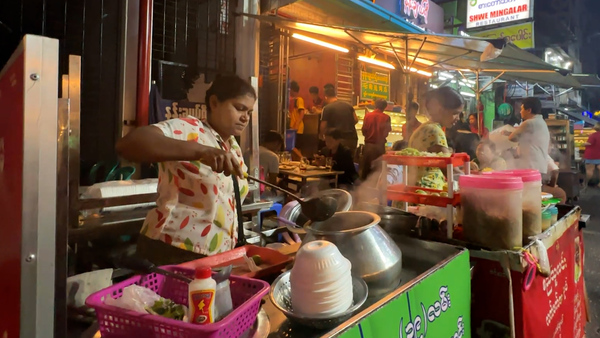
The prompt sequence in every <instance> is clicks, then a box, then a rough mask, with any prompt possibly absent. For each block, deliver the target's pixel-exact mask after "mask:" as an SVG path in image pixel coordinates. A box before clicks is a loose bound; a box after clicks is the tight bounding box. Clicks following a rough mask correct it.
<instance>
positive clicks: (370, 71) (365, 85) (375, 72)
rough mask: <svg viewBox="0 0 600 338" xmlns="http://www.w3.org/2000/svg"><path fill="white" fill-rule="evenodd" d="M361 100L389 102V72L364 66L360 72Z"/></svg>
mask: <svg viewBox="0 0 600 338" xmlns="http://www.w3.org/2000/svg"><path fill="white" fill-rule="evenodd" d="M360 99H361V100H377V99H384V100H386V101H389V100H390V71H389V70H386V69H382V68H378V67H372V66H369V65H365V66H364V68H363V70H361V72H360Z"/></svg>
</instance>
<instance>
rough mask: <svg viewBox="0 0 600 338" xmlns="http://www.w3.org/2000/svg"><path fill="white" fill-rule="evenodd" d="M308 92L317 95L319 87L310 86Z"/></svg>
mask: <svg viewBox="0 0 600 338" xmlns="http://www.w3.org/2000/svg"><path fill="white" fill-rule="evenodd" d="M308 92H309V93H311V94H315V95H319V87H316V86H312V87H310V88H308Z"/></svg>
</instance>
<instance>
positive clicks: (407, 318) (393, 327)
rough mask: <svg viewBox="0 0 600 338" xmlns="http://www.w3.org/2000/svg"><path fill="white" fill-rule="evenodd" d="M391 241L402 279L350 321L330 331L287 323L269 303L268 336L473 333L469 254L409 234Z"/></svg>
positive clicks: (348, 337)
mask: <svg viewBox="0 0 600 338" xmlns="http://www.w3.org/2000/svg"><path fill="white" fill-rule="evenodd" d="M393 239H394V240H395V241H396V243H397V244H398V246H399V247H400V248H401V249H402V251H403V268H402V275H401V283H400V285H399V286H398V288H396V289H395V290H393V291H392V292H390V293H389V294H387V295H384V296H382V297H375V298H369V299H367V302H366V303H365V305H363V307H362V308H361V309H360V310H359V311H357V313H355V315H354V316H352V317H351V318H350V319H348V320H347V321H345V322H344V323H342V324H340V325H338V326H337V327H334V328H332V329H330V330H320V331H319V330H314V329H310V328H305V327H302V326H298V325H294V324H293V323H291V322H290V321H289V320H288V319H287V318H286V317H285V316H284V315H283V313H282V312H281V311H279V310H277V308H275V306H274V305H273V304H272V303H271V302H270V300H269V301H267V302H266V303H265V305H263V307H264V309H265V312H266V314H267V316H268V318H269V323H270V330H269V337H336V336H340V337H343V338H367V337H372V338H375V337H414V336H420V335H423V336H426V335H427V336H431V337H471V329H470V322H471V310H470V292H471V286H470V284H471V282H470V279H471V277H470V265H469V252H468V251H467V250H465V249H464V248H457V247H455V246H452V245H448V244H443V243H433V242H425V241H422V240H418V239H411V238H408V237H400V236H395V237H393Z"/></svg>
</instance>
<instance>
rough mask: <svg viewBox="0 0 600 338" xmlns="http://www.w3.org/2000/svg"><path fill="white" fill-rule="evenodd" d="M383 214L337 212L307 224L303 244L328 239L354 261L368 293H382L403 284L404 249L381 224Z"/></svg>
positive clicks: (375, 294) (354, 269)
mask: <svg viewBox="0 0 600 338" xmlns="http://www.w3.org/2000/svg"><path fill="white" fill-rule="evenodd" d="M380 220H381V218H380V217H379V216H377V215H376V214H374V213H370V212H365V211H347V212H338V213H336V214H335V215H333V217H332V218H330V219H328V220H327V221H324V222H318V223H313V224H310V225H308V226H305V227H304V230H305V231H306V237H305V238H304V239H303V241H302V243H303V245H304V244H306V243H308V242H311V241H315V240H326V241H329V242H332V243H334V244H335V245H336V246H337V247H338V249H339V250H340V252H341V253H342V255H344V257H346V258H347V259H348V260H350V262H351V263H352V274H354V275H356V276H360V277H362V278H363V279H364V280H365V282H367V285H368V286H369V296H381V295H384V294H387V293H389V292H390V291H392V290H394V289H395V288H396V287H397V286H398V285H399V284H400V273H401V271H402V252H401V251H400V248H399V247H398V246H397V245H396V243H394V241H393V240H392V239H391V238H390V237H389V236H388V234H387V233H386V232H385V231H383V229H382V228H381V227H380V226H379V225H378V224H379V221H380Z"/></svg>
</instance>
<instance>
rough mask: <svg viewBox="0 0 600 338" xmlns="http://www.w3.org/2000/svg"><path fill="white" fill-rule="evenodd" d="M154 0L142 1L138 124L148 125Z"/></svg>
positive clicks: (136, 118) (139, 44)
mask: <svg viewBox="0 0 600 338" xmlns="http://www.w3.org/2000/svg"><path fill="white" fill-rule="evenodd" d="M153 4H154V0H143V1H142V2H140V30H139V41H138V75H137V81H138V82H137V98H136V99H137V102H136V103H137V110H136V117H135V120H136V121H135V122H136V126H145V125H148V108H149V106H150V77H151V75H150V73H151V68H152V10H153Z"/></svg>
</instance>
